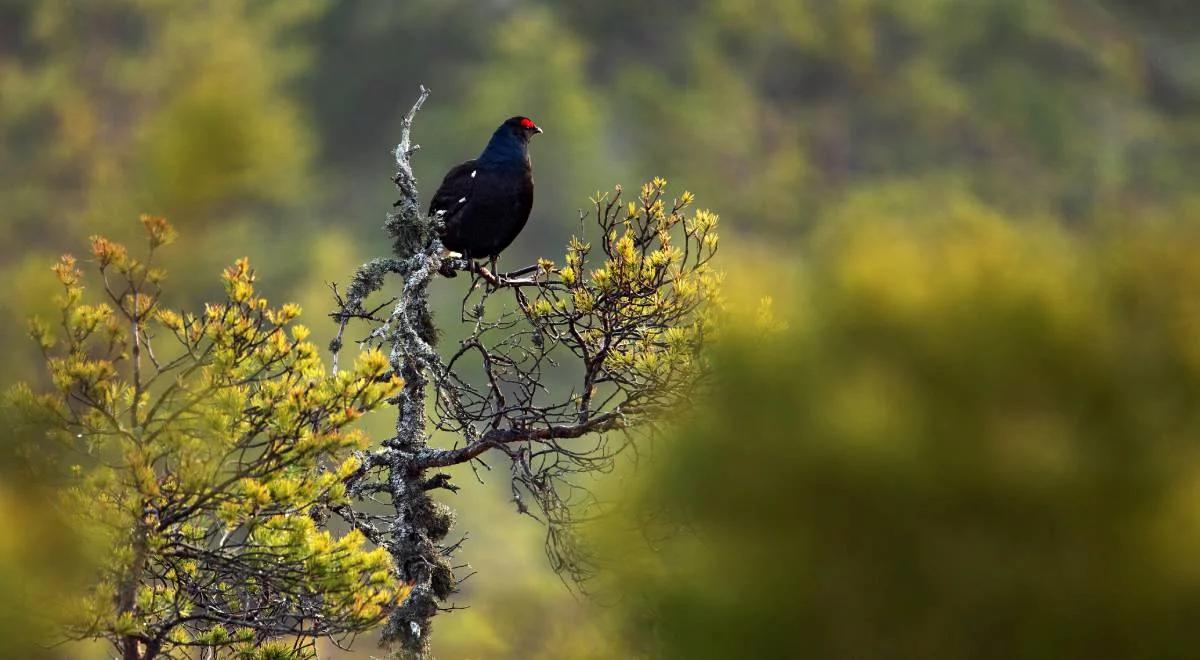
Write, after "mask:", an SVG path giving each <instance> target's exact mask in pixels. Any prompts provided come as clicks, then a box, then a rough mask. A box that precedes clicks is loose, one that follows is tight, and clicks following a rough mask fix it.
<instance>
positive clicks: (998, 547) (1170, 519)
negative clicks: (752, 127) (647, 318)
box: [598, 200, 1200, 659]
mask: <svg viewBox="0 0 1200 660" xmlns="http://www.w3.org/2000/svg"><path fill="white" fill-rule="evenodd" d="M960 202H961V203H959V204H955V205H953V206H948V207H946V208H945V209H943V211H942V212H941V213H940V214H936V215H934V216H932V217H925V218H908V219H903V220H901V219H895V218H893V219H888V220H882V219H880V217H879V216H875V217H867V216H859V217H857V218H849V217H847V218H846V219H845V223H844V224H842V225H841V226H840V227H831V228H830V229H829V230H828V231H826V232H823V233H822V236H821V237H820V240H819V241H817V245H816V246H815V247H814V248H813V249H812V250H810V251H809V252H808V253H807V257H808V259H807V261H806V263H805V264H804V265H803V266H802V267H800V268H799V269H798V270H799V275H798V276H796V278H795V279H796V280H798V283H797V282H795V281H785V282H778V283H777V280H776V277H778V276H777V275H776V274H775V273H774V272H772V271H770V270H766V271H764V270H754V271H752V276H753V279H754V281H755V282H756V283H757V285H758V287H759V289H760V290H776V291H778V290H779V289H782V288H785V287H788V288H793V289H795V290H796V293H795V294H794V295H788V296H786V297H782V296H778V295H777V298H776V301H775V305H774V307H775V312H776V315H777V316H776V319H775V321H774V322H772V323H771V324H770V325H771V328H770V329H767V330H762V329H760V328H756V325H755V324H754V323H753V322H752V321H751V320H750V319H749V318H747V321H746V323H745V326H744V329H742V330H740V331H735V332H732V333H730V334H729V335H727V336H725V337H724V339H723V340H722V341H721V342H720V346H719V348H718V350H717V351H716V355H715V357H714V360H715V366H716V379H715V390H714V391H713V392H712V394H711V396H707V397H705V398H704V400H703V401H701V402H699V403H698V406H697V409H698V411H699V413H698V415H697V416H696V418H695V419H693V420H690V421H688V422H686V423H684V424H682V426H681V427H680V428H678V429H677V431H676V432H675V433H674V434H673V436H674V437H673V439H671V440H669V441H668V442H665V443H662V444H660V445H659V449H660V450H661V452H662V453H661V454H660V455H659V456H657V457H656V459H655V460H653V461H643V462H642V463H641V465H640V467H641V469H642V470H644V472H642V473H641V475H640V478H639V480H638V482H637V483H639V484H640V485H639V486H638V487H637V488H636V489H632V490H633V491H635V492H634V494H633V495H632V496H630V497H629V498H627V499H626V503H627V504H630V505H631V506H633V505H636V510H637V511H639V513H642V514H653V515H652V517H650V518H649V519H652V520H655V521H658V522H659V523H663V524H662V525H661V526H655V527H654V528H653V529H652V530H651V531H650V532H649V533H647V530H646V529H645V528H644V527H638V528H637V534H636V535H632V536H631V535H624V534H620V533H618V531H619V527H618V526H615V525H614V526H613V527H610V528H608V529H607V530H606V531H605V533H603V534H600V535H599V536H598V538H599V539H600V540H602V541H603V543H602V544H601V546H602V549H604V550H605V553H604V554H605V556H608V557H609V558H610V559H613V561H612V562H611V563H610V564H607V565H608V566H610V567H611V568H612V569H613V571H614V572H613V574H612V575H611V576H610V578H611V580H612V584H611V585H610V586H611V588H612V589H614V590H615V591H616V592H618V593H620V594H621V600H620V602H621V603H623V605H622V607H628V608H629V609H628V610H627V614H628V617H627V622H628V624H629V627H628V630H627V633H628V637H629V638H631V639H639V640H641V641H642V642H643V643H649V644H651V646H653V645H654V644H655V643H659V644H661V646H660V647H658V648H657V649H656V650H655V653H654V654H653V655H654V656H655V657H665V658H690V659H694V658H729V657H813V658H873V657H887V658H984V657H995V658H1028V659H1033V658H1081V659H1082V658H1096V657H1113V658H1116V657H1120V658H1183V657H1188V656H1190V655H1192V654H1193V653H1194V649H1195V648H1196V647H1197V644H1198V643H1200V632H1198V631H1197V628H1196V626H1195V624H1194V620H1195V616H1196V614H1197V613H1198V612H1200V609H1198V607H1200V570H1198V568H1197V567H1198V564H1197V560H1196V557H1197V554H1196V550H1197V548H1200V498H1198V496H1197V494H1198V493H1200V490H1198V486H1197V485H1198V484H1200V259H1197V258H1196V255H1197V254H1198V253H1200V230H1198V229H1197V228H1196V225H1195V224H1194V223H1193V224H1190V225H1189V224H1187V223H1186V222H1184V221H1183V220H1182V219H1180V220H1179V221H1176V222H1160V223H1156V222H1153V221H1151V220H1150V219H1149V218H1147V219H1146V223H1145V225H1144V226H1143V227H1141V228H1138V229H1131V230H1124V231H1114V232H1100V233H1098V234H1097V235H1093V236H1079V235H1073V234H1069V233H1067V232H1064V231H1060V230H1057V229H1052V228H1048V227H1047V226H1045V225H1039V224H1038V223H1035V222H1026V223H1023V224H1019V223H1015V222H1013V221H1011V220H1007V219H1004V218H1001V217H997V216H995V215H994V214H990V213H988V212H987V211H985V210H984V209H983V208H982V207H980V206H979V205H978V204H971V203H970V202H969V201H966V200H960ZM733 279H737V278H736V277H735V278H733ZM782 324H786V327H781V326H782ZM680 529H684V530H687V531H684V532H680V531H679V530H680ZM646 539H651V540H652V541H653V546H654V547H655V549H657V550H658V552H650V551H648V550H646V546H647V543H646ZM639 548H641V549H642V550H638V549H639ZM647 613H650V614H651V615H652V616H651V617H649V618H648V617H646V616H644V615H646V614H647Z"/></svg>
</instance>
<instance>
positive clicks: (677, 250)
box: [331, 90, 721, 656]
mask: <svg viewBox="0 0 1200 660" xmlns="http://www.w3.org/2000/svg"><path fill="white" fill-rule="evenodd" d="M424 98H425V92H424V90H422V96H421V99H419V100H418V102H417V103H416V104H415V105H414V107H413V109H412V110H411V111H410V112H409V114H408V116H407V117H406V119H405V121H404V123H403V125H402V131H401V140H400V144H399V146H398V147H397V148H396V152H395V153H396V164H397V172H396V176H395V178H394V181H395V183H396V186H397V188H398V189H399V191H400V199H399V200H398V201H397V202H396V209H397V210H396V211H395V213H393V214H392V215H391V216H389V218H388V222H387V224H386V225H385V227H386V229H387V230H388V232H389V233H390V234H391V236H392V237H393V239H394V255H393V256H392V257H387V258H380V259H376V260H374V261H371V262H369V263H367V264H365V265H364V266H362V267H361V268H360V269H359V270H358V272H357V273H356V274H355V275H354V278H353V279H352V280H351V283H350V285H349V286H348V287H347V289H346V293H345V295H344V296H343V295H338V294H337V288H336V286H335V287H334V293H335V296H336V298H337V303H338V309H337V311H335V312H334V313H333V314H332V317H333V318H334V319H335V320H336V321H337V322H338V333H337V337H336V339H335V340H334V342H333V344H332V346H331V348H332V349H333V351H334V353H335V355H336V353H337V352H338V351H339V350H340V349H341V348H342V341H343V339H342V337H343V334H344V331H345V330H346V328H347V325H348V323H349V322H350V321H357V322H362V323H364V324H366V325H367V326H368V328H369V330H368V331H367V334H366V336H365V337H364V338H363V340H362V341H361V344H362V345H363V346H365V347H379V348H383V349H384V350H386V351H387V352H388V355H389V360H390V363H391V365H392V368H393V369H394V370H395V372H396V373H397V374H399V376H401V377H402V378H403V380H404V383H405V385H404V388H403V389H402V390H401V392H400V393H399V394H398V395H397V396H396V397H395V399H394V401H393V403H395V404H396V406H397V408H398V415H397V424H396V432H395V435H394V436H392V437H390V438H388V439H386V440H385V441H384V442H383V443H382V447H381V448H380V449H378V450H376V451H374V452H371V453H368V454H363V455H362V456H361V466H360V468H359V470H358V471H357V472H355V473H354V474H353V475H350V477H349V478H348V479H347V487H348V492H349V493H350V495H351V496H352V497H354V498H357V499H358V500H360V501H363V502H371V501H376V502H381V503H386V504H387V505H388V506H390V508H391V509H392V512H391V513H389V514H388V515H381V514H378V513H370V512H368V511H367V508H368V507H343V509H342V510H340V511H339V513H341V514H342V515H343V517H345V518H346V519H347V520H348V521H350V523H351V524H353V525H354V526H355V527H356V528H358V529H360V530H361V531H362V532H363V533H364V534H365V535H366V536H367V538H369V539H371V540H372V541H374V542H376V543H378V544H381V545H383V546H385V547H387V548H388V550H389V551H390V552H391V553H392V556H393V558H394V560H395V563H396V565H397V566H398V567H399V569H400V572H401V578H402V579H404V580H405V581H406V582H407V583H408V584H409V585H410V586H411V588H412V592H411V595H410V596H409V598H408V599H407V601H406V602H405V603H404V604H403V605H402V606H401V607H399V608H397V609H396V610H395V611H394V612H393V613H392V616H391V618H390V620H389V622H388V624H387V627H386V629H385V631H384V638H385V641H388V642H394V643H395V644H397V645H398V646H399V648H400V649H401V651H402V652H403V653H406V654H410V655H414V656H424V655H427V654H428V648H429V647H428V636H429V624H430V620H431V618H432V617H433V616H434V615H435V614H436V613H437V612H438V611H439V610H440V609H445V608H443V607H441V606H440V605H439V603H440V602H443V601H445V600H446V598H447V597H448V596H449V595H450V594H451V593H453V592H454V591H455V589H456V586H457V581H456V578H455V576H454V574H453V572H452V571H451V569H450V562H449V559H448V558H449V556H450V554H452V553H453V552H455V551H456V550H457V549H458V548H459V545H460V544H453V545H450V546H445V545H442V544H441V542H442V540H443V538H444V537H445V536H446V534H447V533H448V532H449V531H450V527H451V524H452V521H453V518H452V515H451V513H450V511H449V510H448V509H447V508H445V507H444V506H442V505H440V504H437V503H435V502H434V501H433V500H432V499H430V497H429V495H428V493H429V491H432V490H440V489H448V490H455V489H456V488H457V487H456V486H454V485H453V484H452V483H451V475H450V474H448V473H438V474H436V475H434V476H432V477H428V476H427V475H426V474H425V473H426V471H428V470H431V469H434V468H449V467H453V466H456V465H462V464H470V465H472V467H476V466H478V465H483V463H482V458H483V457H484V455H485V454H488V453H489V452H495V453H497V454H501V455H503V456H504V457H505V458H506V459H507V462H508V466H509V469H510V472H511V475H510V476H511V484H512V493H513V500H514V502H515V504H516V507H517V510H518V511H519V512H521V513H526V514H529V515H531V516H534V517H535V518H538V519H539V520H542V521H543V522H544V523H546V525H547V530H548V538H547V551H548V554H549V557H550V559H551V563H552V565H553V567H554V568H555V569H556V570H558V571H560V572H561V573H562V574H563V575H564V576H566V577H569V578H571V579H572V580H574V581H576V582H581V581H583V580H584V579H585V578H587V577H588V566H587V562H586V561H584V560H583V559H582V557H581V556H580V554H579V553H578V552H577V548H576V547H575V545H574V544H573V543H572V542H571V538H572V534H571V525H572V521H573V520H574V514H576V513H577V512H578V511H580V510H581V509H586V508H589V507H591V506H592V505H593V504H595V501H594V498H592V497H591V494H590V493H589V492H588V491H587V490H586V489H585V488H584V487H583V486H582V485H581V480H580V479H579V478H578V477H579V475H580V474H581V473H585V472H596V471H605V470H608V469H610V468H611V466H612V464H613V461H614V460H615V458H616V456H617V455H618V454H619V453H620V452H622V451H623V450H624V449H626V448H629V447H634V446H635V441H636V440H637V439H638V438H640V437H643V436H644V435H645V434H647V433H652V432H653V430H654V428H655V420H656V419H657V418H658V417H659V416H661V415H662V414H664V413H666V412H669V411H672V410H676V409H678V408H679V407H681V406H683V405H685V404H686V402H687V401H688V400H689V398H690V395H691V394H692V393H693V391H694V389H695V387H696V386H697V385H698V384H699V383H700V382H701V381H702V380H703V377H704V374H705V371H706V370H705V364H704V360H703V358H702V355H701V348H702V346H703V344H704V342H705V340H706V338H707V336H708V335H709V334H710V332H711V328H712V312H713V310H715V309H716V308H717V307H718V306H719V303H720V299H719V285H720V280H721V278H720V275H719V274H717V273H715V272H713V271H712V270H711V269H710V266H709V263H710V261H711V260H712V258H713V256H714V254H715V253H716V248H717V238H716V233H715V227H716V221H717V218H716V216H715V215H714V214H712V213H709V212H707V211H697V212H695V213H694V214H692V215H690V216H689V215H687V211H686V209H687V208H688V207H689V206H690V205H691V203H692V196H691V194H690V193H687V192H685V193H683V194H682V195H681V196H680V197H679V198H676V199H671V200H669V201H668V198H667V197H666V194H665V190H666V182H665V181H663V180H661V179H656V180H655V181H654V182H652V183H648V184H646V185H645V186H644V187H643V188H642V190H641V193H640V195H639V196H638V199H637V201H635V202H631V203H629V204H627V205H626V204H623V203H622V202H621V194H622V193H621V189H620V188H619V187H618V188H617V189H616V190H615V191H614V192H613V193H612V194H609V195H597V197H596V199H594V200H592V202H593V212H592V214H591V218H590V219H591V226H592V228H593V231H594V232H595V234H596V235H595V236H587V235H584V236H580V237H576V238H573V239H572V241H571V243H570V245H569V246H568V247H567V250H566V254H565V255H564V259H563V263H562V264H561V265H557V264H555V263H554V262H552V261H549V260H545V259H540V260H538V263H537V264H535V265H532V266H530V267H528V268H524V269H520V270H518V271H515V272H511V273H492V272H490V271H489V270H488V269H486V268H483V267H482V266H479V265H478V264H475V263H474V262H471V261H468V260H464V259H457V258H446V259H444V258H443V249H442V244H441V242H440V240H439V239H438V229H439V226H438V222H439V220H438V219H437V218H436V217H428V216H425V215H423V214H422V213H421V212H420V208H419V205H418V198H417V187H416V181H415V179H414V178H413V176H412V169H411V164H410V162H409V158H410V156H411V155H412V153H413V152H414V151H415V150H416V147H415V146H412V144H411V142H410V130H411V127H412V119H413V116H414V114H415V113H416V111H417V110H418V109H419V108H420V106H421V103H422V102H423V101H424ZM580 219H581V221H584V220H587V219H588V217H587V215H586V214H581V218H580ZM589 241H591V242H589ZM593 244H594V245H595V248H594V247H593ZM443 269H454V270H461V271H464V272H467V273H470V274H471V275H472V279H473V281H472V282H471V283H470V285H469V288H468V290H467V292H466V295H465V296H464V298H463V301H462V309H461V314H460V316H459V319H458V321H459V322H460V323H462V324H463V328H464V329H465V330H466V337H465V338H464V339H462V340H461V341H459V342H458V345H457V346H455V347H453V348H452V349H444V353H439V352H438V351H437V350H435V348H434V346H433V342H434V336H435V333H434V332H433V331H432V323H431V321H430V315H429V306H428V304H429V301H428V295H429V285H430V282H431V280H432V278H433V276H434V274H435V273H438V272H440V271H442V270H443ZM388 275H398V276H399V277H400V278H401V280H402V285H401V288H400V291H399V293H398V295H397V296H396V298H395V302H394V304H393V305H392V309H391V312H390V313H389V314H388V315H387V316H386V317H385V316H383V315H382V314H381V310H382V309H383V306H378V305H377V306H375V307H374V308H369V305H368V304H367V298H368V297H369V296H370V295H371V294H372V293H374V292H376V291H378V290H380V289H382V288H383V287H384V285H385V279H386V277H387V276H388ZM385 306H386V305H385ZM427 402H428V403H431V404H432V406H431V407H430V408H428V409H427ZM430 431H438V432H441V434H443V435H444V436H446V437H450V438H453V440H452V441H451V443H452V446H450V447H433V446H430V443H429V441H430V436H429V433H430ZM376 497H382V498H383V499H381V500H376V499H375V498H376ZM526 502H532V507H531V506H530V505H529V504H526Z"/></svg>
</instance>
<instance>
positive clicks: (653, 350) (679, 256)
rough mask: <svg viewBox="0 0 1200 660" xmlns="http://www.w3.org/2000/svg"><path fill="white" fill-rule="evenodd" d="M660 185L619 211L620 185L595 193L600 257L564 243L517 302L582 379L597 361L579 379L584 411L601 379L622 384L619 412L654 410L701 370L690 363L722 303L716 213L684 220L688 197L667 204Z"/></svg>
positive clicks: (580, 244) (578, 243) (586, 247)
mask: <svg viewBox="0 0 1200 660" xmlns="http://www.w3.org/2000/svg"><path fill="white" fill-rule="evenodd" d="M666 187H667V182H666V180H665V179H662V178H656V179H654V180H653V181H652V182H650V183H646V184H645V185H643V186H642V189H641V192H640V194H639V196H638V200H637V201H636V202H629V203H628V204H627V205H625V206H622V204H621V199H620V198H621V189H620V188H619V187H618V188H617V189H616V191H615V192H614V193H612V194H611V195H610V194H604V195H601V194H599V193H597V194H596V196H595V197H594V198H592V200H591V201H592V203H593V205H594V207H595V216H596V219H597V221H598V222H599V227H598V229H599V232H600V236H599V237H598V239H597V242H598V245H599V248H600V251H599V253H597V254H595V255H593V247H592V244H591V243H589V242H585V241H584V240H583V239H581V238H579V237H572V238H571V240H570V243H569V244H568V247H567V252H566V255H565V257H564V265H563V266H562V267H561V268H556V267H555V264H554V263H552V262H550V261H547V260H540V261H539V264H538V265H539V267H540V271H541V273H543V274H546V275H547V276H549V275H551V274H554V275H557V278H552V279H551V280H550V282H551V286H541V287H538V288H537V289H536V290H535V292H534V294H533V295H531V296H530V297H529V298H528V299H526V298H524V297H521V298H519V300H520V303H521V304H522V308H523V311H524V313H525V314H526V315H527V316H528V317H529V318H531V319H532V320H533V323H534V326H535V327H536V328H538V330H539V331H540V332H543V333H545V334H546V335H548V336H549V337H551V338H553V339H554V340H560V339H561V340H562V341H565V342H566V343H567V344H568V345H570V346H571V347H572V351H573V352H575V353H576V354H577V355H579V356H581V357H582V358H583V359H584V361H585V363H587V366H586V367H585V369H587V370H588V372H589V374H590V372H591V370H592V369H593V367H592V366H591V363H592V362H597V363H598V364H599V365H600V368H599V369H597V370H596V374H595V376H594V380H593V379H592V378H589V380H588V382H586V383H584V386H583V389H584V392H583V393H582V395H581V398H582V400H583V402H582V403H580V408H581V409H582V410H586V409H587V408H588V405H589V404H588V403H587V401H588V400H590V399H591V397H592V396H593V394H594V393H593V392H592V391H591V390H592V388H594V387H597V386H598V384H599V383H606V384H608V385H610V386H611V385H616V386H617V387H619V388H621V391H622V393H623V394H625V395H626V396H625V397H624V398H623V402H624V404H623V405H622V408H621V410H622V412H625V413H627V414H634V413H636V412H639V411H646V410H650V409H654V410H661V407H662V406H663V405H667V404H668V403H669V402H673V403H678V400H679V399H680V398H683V397H685V396H686V395H687V393H688V392H690V391H691V390H692V388H693V387H694V386H695V384H696V381H697V379H698V378H699V377H700V374H701V372H702V368H701V365H700V363H699V362H700V361H699V360H698V359H697V358H698V356H699V353H700V349H701V346H702V344H703V343H704V339H705V337H706V336H709V335H711V334H712V333H713V330H714V323H715V316H716V314H717V312H718V310H719V308H720V301H721V289H720V287H721V280H722V275H721V273H720V272H718V271H715V270H714V269H713V268H712V267H711V264H710V262H711V261H712V259H713V257H714V256H715V255H716V251H717V244H718V236H717V231H716V228H717V215H716V214H715V213H713V212H711V211H708V210H706V209H700V210H697V211H695V212H694V213H693V214H691V216H690V217H688V214H687V209H688V207H689V206H690V205H691V204H692V202H693V200H694V196H693V195H692V193H690V192H686V191H685V192H684V193H683V194H682V195H681V196H680V197H679V198H676V199H672V200H670V203H668V200H667V197H666ZM596 257H599V259H600V261H599V262H598V263H597V262H596ZM555 285H558V286H555ZM571 338H574V339H573V340H572V339H571Z"/></svg>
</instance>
